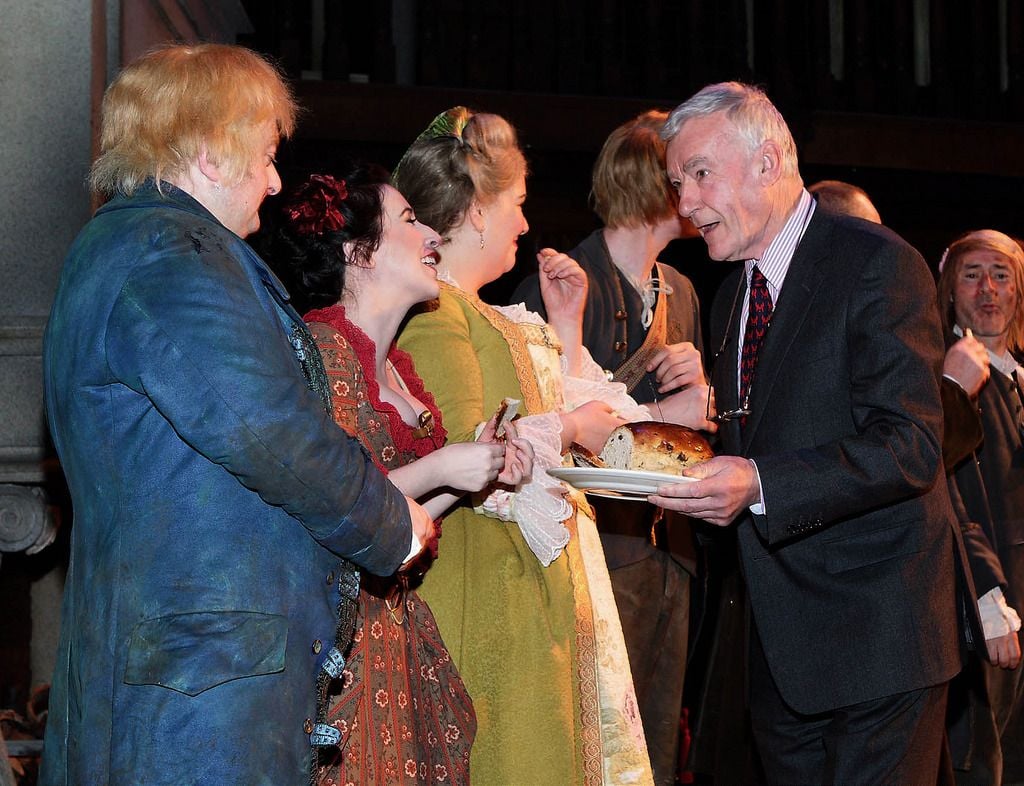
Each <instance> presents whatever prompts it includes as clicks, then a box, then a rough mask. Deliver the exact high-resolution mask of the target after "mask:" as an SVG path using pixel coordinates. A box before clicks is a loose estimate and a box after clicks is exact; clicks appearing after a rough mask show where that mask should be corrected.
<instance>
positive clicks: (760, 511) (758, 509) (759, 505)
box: [747, 459, 765, 516]
mask: <svg viewBox="0 0 1024 786" xmlns="http://www.w3.org/2000/svg"><path fill="white" fill-rule="evenodd" d="M747 461H749V462H750V464H751V465H752V466H753V467H754V475H756V476H757V497H758V500H757V502H755V503H754V504H753V505H751V506H750V512H751V513H753V514H754V515H755V516H763V515H764V514H765V507H764V488H763V487H762V486H761V473H760V472H758V470H757V462H756V461H754V459H747Z"/></svg>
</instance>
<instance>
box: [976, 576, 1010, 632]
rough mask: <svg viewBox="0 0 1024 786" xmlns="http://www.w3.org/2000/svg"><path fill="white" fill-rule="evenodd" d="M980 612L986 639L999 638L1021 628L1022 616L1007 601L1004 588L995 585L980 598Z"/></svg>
mask: <svg viewBox="0 0 1024 786" xmlns="http://www.w3.org/2000/svg"><path fill="white" fill-rule="evenodd" d="M978 613H979V614H980V615H981V627H982V628H983V629H984V631H985V638H986V639H997V638H999V637H1000V636H1005V635H1006V634H1007V633H1016V632H1017V631H1018V630H1020V617H1019V616H1017V612H1016V611H1014V610H1013V609H1012V608H1011V607H1010V606H1008V605H1007V603H1006V597H1005V596H1004V595H1003V590H1002V589H1001V588H999V587H993V588H992V589H990V590H989V591H988V592H986V593H985V594H984V595H982V596H981V597H980V598H978Z"/></svg>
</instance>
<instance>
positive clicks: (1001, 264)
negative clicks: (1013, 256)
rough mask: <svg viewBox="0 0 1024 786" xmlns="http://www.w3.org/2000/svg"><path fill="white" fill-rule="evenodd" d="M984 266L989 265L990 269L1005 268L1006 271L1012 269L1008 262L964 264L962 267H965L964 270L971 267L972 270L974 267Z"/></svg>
mask: <svg viewBox="0 0 1024 786" xmlns="http://www.w3.org/2000/svg"><path fill="white" fill-rule="evenodd" d="M986 264H991V265H992V267H1001V268H1005V269H1006V270H1011V269H1012V268H1011V266H1010V264H1009V263H1008V262H991V263H986V262H964V264H963V267H965V268H967V267H972V268H974V267H984V266H985V265H986Z"/></svg>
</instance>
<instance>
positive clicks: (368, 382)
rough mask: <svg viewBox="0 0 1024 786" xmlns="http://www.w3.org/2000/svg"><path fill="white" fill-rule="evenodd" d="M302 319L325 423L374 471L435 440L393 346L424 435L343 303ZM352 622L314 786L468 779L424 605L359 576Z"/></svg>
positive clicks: (447, 673) (445, 658)
mask: <svg viewBox="0 0 1024 786" xmlns="http://www.w3.org/2000/svg"><path fill="white" fill-rule="evenodd" d="M306 321H307V322H308V323H309V327H310V330H311V331H312V333H313V336H314V338H315V339H316V343H317V346H318V347H319V349H320V353H321V355H322V356H323V360H324V368H325V369H326V371H327V376H328V379H329V381H330V384H331V400H332V406H333V412H334V420H335V421H336V422H337V423H338V425H339V426H341V427H342V428H343V429H345V431H346V432H348V433H349V434H351V435H352V436H353V437H355V438H356V439H358V440H359V441H360V442H361V443H362V445H363V446H364V447H365V448H366V450H367V451H368V453H369V454H370V455H371V457H372V458H373V460H374V463H375V464H376V465H377V466H378V467H379V468H380V469H381V470H382V471H383V472H385V473H386V472H387V471H388V470H390V469H394V468H396V467H400V466H403V465H405V464H408V463H409V462H411V461H414V460H415V459H417V458H419V457H421V456H425V455H426V454H427V453H430V452H431V451H433V450H435V449H436V448H438V447H440V446H442V445H443V444H444V439H445V432H444V429H443V427H442V426H441V421H440V413H439V412H438V410H437V407H436V405H435V404H434V399H433V397H432V396H431V395H430V394H429V393H427V392H426V391H425V390H424V389H423V383H422V381H421V380H420V378H419V377H418V376H417V375H416V372H415V369H414V368H413V365H412V360H411V359H410V358H409V356H408V354H406V353H405V352H403V351H402V350H399V349H397V348H396V347H394V346H392V348H391V350H390V351H389V352H388V359H389V360H390V362H391V363H392V364H393V366H394V368H395V370H396V372H397V374H398V376H399V378H400V379H401V380H402V381H403V382H404V383H405V384H406V385H407V386H408V389H409V392H410V393H411V394H412V395H413V396H414V397H415V398H416V399H418V400H419V401H421V402H423V403H424V404H425V405H426V406H427V408H428V410H429V411H430V413H431V414H432V416H433V424H434V425H433V430H432V432H431V433H429V434H425V433H423V430H422V429H416V428H415V427H413V426H410V425H408V424H407V423H405V421H403V420H402V417H401V415H400V414H399V412H398V410H396V409H395V408H394V407H393V406H391V405H390V404H388V403H386V402H382V401H381V400H380V389H379V387H378V385H377V380H376V378H375V373H374V351H375V347H374V344H373V342H372V341H371V339H370V338H369V337H368V336H367V335H366V334H365V333H364V332H363V331H362V330H360V329H359V328H358V327H357V326H356V325H354V324H353V323H352V322H350V321H349V320H348V319H346V317H345V310H344V308H343V307H342V306H332V307H330V308H325V309H318V310H316V311H312V312H310V313H309V314H307V315H306ZM356 625H357V628H356V634H355V638H354V640H353V643H352V647H351V649H350V651H349V652H348V653H346V664H345V668H344V671H343V672H342V676H341V677H340V678H339V679H338V680H336V681H335V683H336V684H335V685H333V686H332V695H331V700H330V707H329V709H328V713H327V722H328V723H330V724H332V725H333V726H335V727H336V728H337V729H338V730H339V731H340V732H341V740H340V742H339V743H338V747H337V748H329V749H326V750H323V751H322V752H321V754H320V767H319V769H318V783H319V784H320V786H347V784H353V785H355V784H367V785H369V784H374V785H375V786H376V785H379V784H388V786H391V785H392V784H403V785H404V784H419V783H432V784H468V783H469V753H470V748H471V746H472V743H473V738H474V736H475V734H476V715H475V714H474V712H473V705H472V702H471V700H470V697H469V694H468V693H467V692H466V688H465V686H464V685H463V683H462V679H461V678H460V677H459V673H458V670H457V669H456V668H455V664H454V663H452V659H451V656H450V655H449V654H448V650H447V648H446V647H445V645H444V642H443V641H442V640H441V636H440V634H439V633H438V630H437V624H436V623H435V622H434V616H433V614H431V612H430V609H429V607H428V606H427V605H426V603H424V602H423V600H421V599H420V597H419V595H417V593H416V592H415V591H414V590H407V591H406V590H404V589H403V587H402V585H401V584H400V582H399V581H398V580H397V579H396V578H395V577H390V578H388V579H380V578H377V577H374V576H370V575H368V574H363V576H362V585H361V588H360V592H359V618H358V620H357V622H356Z"/></svg>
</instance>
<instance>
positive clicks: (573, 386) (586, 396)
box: [562, 347, 651, 422]
mask: <svg viewBox="0 0 1024 786" xmlns="http://www.w3.org/2000/svg"><path fill="white" fill-rule="evenodd" d="M562 371H563V379H564V382H565V393H564V394H565V406H566V408H567V409H570V410H572V409H576V407H578V406H580V405H581V404H586V403H587V402H588V401H603V402H604V403H605V404H607V405H608V406H610V407H611V408H612V409H613V410H615V411H616V412H618V413H619V415H620V416H621V417H622V418H623V419H625V420H628V421H630V422H634V421H638V420H651V413H650V410H649V409H648V408H647V407H646V406H644V405H643V404H637V403H636V401H634V400H633V397H632V396H630V395H629V393H627V392H626V386H625V385H623V384H622V383H621V382H609V381H608V378H607V377H606V376H605V373H604V370H603V369H602V368H601V367H600V366H599V365H597V363H596V362H594V359H593V358H592V357H591V356H590V353H589V352H588V351H587V349H586V347H584V348H583V356H582V362H581V364H580V374H579V376H569V375H568V374H567V373H565V372H566V371H567V363H566V360H565V357H563V358H562Z"/></svg>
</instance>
